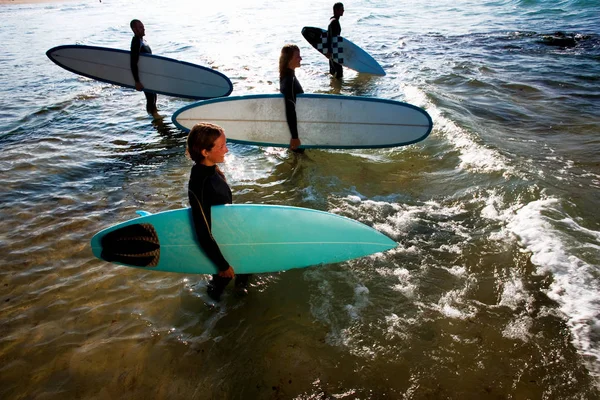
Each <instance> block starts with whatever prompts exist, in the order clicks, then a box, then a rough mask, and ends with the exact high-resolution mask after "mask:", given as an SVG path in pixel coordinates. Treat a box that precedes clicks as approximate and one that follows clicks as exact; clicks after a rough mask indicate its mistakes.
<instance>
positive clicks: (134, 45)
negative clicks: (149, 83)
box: [130, 36, 141, 82]
mask: <svg viewBox="0 0 600 400" xmlns="http://www.w3.org/2000/svg"><path fill="white" fill-rule="evenodd" d="M140 45H141V43H140V39H139V38H138V37H137V36H134V37H133V39H131V59H130V67H131V73H132V74H133V79H134V80H135V81H136V82H139V81H140V76H139V74H138V60H139V59H140Z"/></svg>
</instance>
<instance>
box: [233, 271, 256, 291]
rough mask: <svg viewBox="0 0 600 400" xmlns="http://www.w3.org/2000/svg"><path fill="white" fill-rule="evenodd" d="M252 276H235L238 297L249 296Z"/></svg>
mask: <svg viewBox="0 0 600 400" xmlns="http://www.w3.org/2000/svg"><path fill="white" fill-rule="evenodd" d="M251 276H252V274H238V275H236V276H235V293H236V294H237V295H238V296H245V295H247V294H248V281H249V280H250V277H251Z"/></svg>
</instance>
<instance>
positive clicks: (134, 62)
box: [130, 36, 157, 114]
mask: <svg viewBox="0 0 600 400" xmlns="http://www.w3.org/2000/svg"><path fill="white" fill-rule="evenodd" d="M140 53H145V54H152V49H151V48H150V46H148V43H146V41H145V40H144V39H143V38H139V37H137V36H134V37H133V39H131V61H130V67H131V73H132V74H133V79H134V80H135V81H136V82H139V81H140V76H139V73H138V61H139V59H140ZM144 94H145V95H146V111H147V112H148V114H155V113H156V112H157V109H156V99H157V96H156V93H150V92H146V91H145V90H144Z"/></svg>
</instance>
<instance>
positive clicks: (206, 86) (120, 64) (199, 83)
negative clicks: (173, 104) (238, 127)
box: [46, 45, 233, 100]
mask: <svg viewBox="0 0 600 400" xmlns="http://www.w3.org/2000/svg"><path fill="white" fill-rule="evenodd" d="M46 55H47V56H48V58H50V60H52V61H53V62H54V63H55V64H57V65H58V66H60V67H62V68H64V69H66V70H67V71H71V72H74V73H76V74H79V75H83V76H86V77H88V78H92V79H96V80H99V81H102V82H107V83H112V84H115V85H120V86H125V87H129V88H135V81H134V79H133V75H132V74H131V67H130V52H129V51H126V50H119V49H109V48H105V47H96V46H81V45H67V46H58V47H54V48H51V49H50V50H48V51H47V52H46ZM138 71H139V76H140V81H141V82H142V84H143V85H144V90H146V91H149V92H154V93H159V94H165V95H168V96H175V97H184V98H188V99H196V100H202V99H212V98H215V97H222V96H228V95H229V94H230V93H231V91H232V90H233V85H232V83H231V81H230V80H229V78H227V77H226V76H225V75H223V74H222V73H220V72H218V71H215V70H213V69H211V68H206V67H203V66H200V65H196V64H191V63H187V62H184V61H179V60H174V59H171V58H167V57H161V56H156V55H152V54H143V53H142V54H140V58H139V61H138Z"/></svg>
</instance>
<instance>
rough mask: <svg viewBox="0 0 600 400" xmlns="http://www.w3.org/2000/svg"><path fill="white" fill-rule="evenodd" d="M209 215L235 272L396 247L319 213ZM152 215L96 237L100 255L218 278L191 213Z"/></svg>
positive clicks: (234, 208)
mask: <svg viewBox="0 0 600 400" xmlns="http://www.w3.org/2000/svg"><path fill="white" fill-rule="evenodd" d="M211 212H212V233H213V236H214V238H215V240H216V241H217V243H218V244H219V248H220V249H221V252H222V253H223V255H224V256H225V258H226V259H227V261H229V263H230V264H231V265H232V266H233V268H234V270H235V272H236V273H262V272H276V271H283V270H288V269H293V268H303V267H308V266H311V265H319V264H329V263H336V262H342V261H347V260H351V259H354V258H358V257H363V256H366V255H370V254H373V253H378V252H382V251H386V250H389V249H392V248H394V247H396V246H397V243H396V242H395V241H393V240H391V239H390V238H388V237H387V236H385V235H383V234H382V233H380V232H378V231H376V230H375V229H373V228H371V227H369V226H367V225H365V224H362V223H360V222H358V221H355V220H352V219H349V218H346V217H342V216H339V215H336V214H331V213H327V212H323V211H318V210H311V209H307V208H299V207H290V206H274V205H256V204H235V205H223V206H214V207H212V209H211ZM146 214H147V213H142V215H144V216H142V217H139V218H134V219H132V220H129V221H126V222H123V223H120V224H117V225H115V226H112V227H110V228H107V229H104V230H102V231H100V232H98V233H97V234H96V235H94V237H93V238H92V240H91V247H92V251H93V253H94V256H96V257H98V258H100V259H102V260H105V261H110V262H114V263H117V264H121V265H126V266H130V267H139V268H144V269H148V270H153V271H166V272H180V273H186V274H214V273H216V272H217V269H216V267H215V266H214V264H213V263H212V262H211V261H210V260H209V259H208V258H207V257H206V255H205V254H204V252H203V251H202V249H201V247H200V245H199V244H198V242H197V240H196V234H195V231H194V229H193V221H192V213H191V209H189V208H184V209H178V210H172V211H165V212H160V213H157V214H149V215H146Z"/></svg>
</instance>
